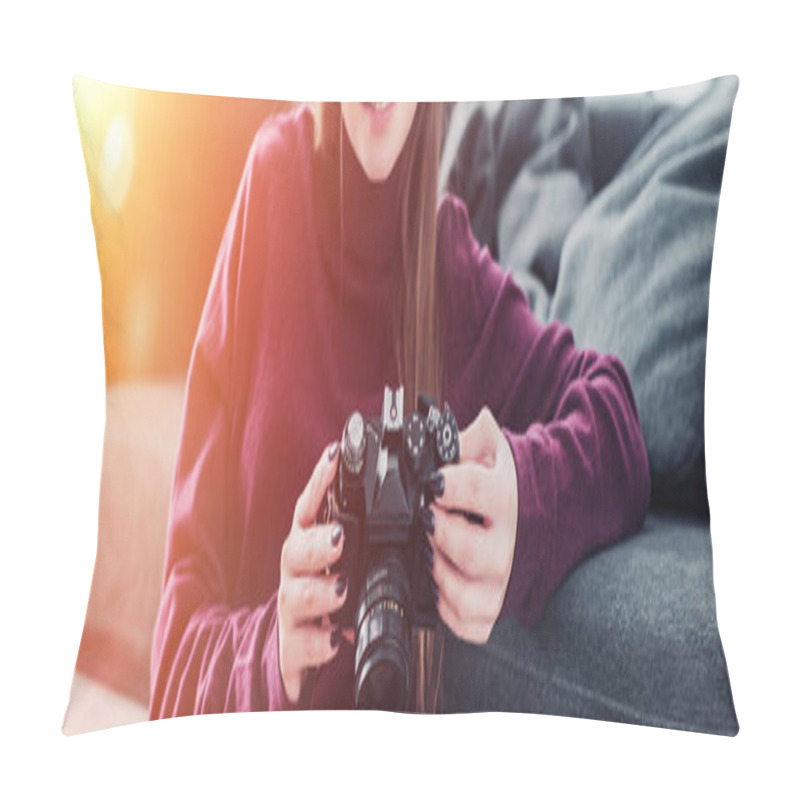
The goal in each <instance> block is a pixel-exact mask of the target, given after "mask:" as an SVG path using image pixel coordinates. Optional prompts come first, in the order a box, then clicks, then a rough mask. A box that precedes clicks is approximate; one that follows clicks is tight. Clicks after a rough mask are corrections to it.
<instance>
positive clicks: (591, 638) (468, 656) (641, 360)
mask: <svg viewBox="0 0 800 800" xmlns="http://www.w3.org/2000/svg"><path fill="white" fill-rule="evenodd" d="M735 91H736V79H735V78H730V79H721V80H719V81H717V82H715V83H713V84H711V85H709V86H708V87H704V88H703V91H702V94H700V96H699V97H694V98H693V99H692V102H690V103H674V102H673V101H671V100H670V101H668V100H667V99H665V98H662V97H661V96H660V95H659V96H653V95H644V96H640V97H639V98H638V100H637V98H631V97H629V98H626V99H625V101H624V103H623V105H625V107H626V108H628V109H630V108H636V109H637V112H636V114H633V115H632V114H630V113H627V114H620V115H619V116H618V117H617V116H615V113H616V109H615V107H614V106H613V105H612V106H611V110H608V107H607V106H603V105H602V103H600V104H597V105H595V101H591V100H582V99H575V98H573V99H569V100H546V101H514V102H508V103H487V104H474V103H470V104H455V105H453V106H448V109H447V111H448V114H447V120H448V123H447V131H446V137H445V140H444V143H443V151H442V159H441V169H440V188H441V189H445V188H447V189H448V190H449V191H450V192H452V193H454V194H455V195H458V196H459V197H461V198H463V200H464V203H465V204H466V209H467V211H468V212H469V217H470V221H471V225H472V231H473V233H474V235H475V237H476V239H477V240H478V241H479V242H482V243H485V244H486V245H487V246H488V247H489V251H490V253H491V254H492V255H493V256H494V258H495V260H497V261H498V262H499V263H500V264H501V265H503V266H506V267H508V268H509V269H511V270H512V272H513V274H514V276H515V278H516V280H517V282H518V283H519V284H520V285H521V286H522V288H523V289H524V290H525V292H526V294H527V297H528V300H529V303H530V305H531V308H532V309H533V312H534V314H535V315H536V316H537V317H538V318H539V319H540V320H541V321H542V322H547V321H549V320H552V319H556V318H557V319H559V320H563V321H564V322H566V323H567V324H568V325H569V327H570V328H571V329H572V331H573V332H574V334H575V339H576V342H577V344H578V345H579V346H580V347H589V348H592V349H596V350H599V351H601V352H604V353H609V354H611V355H613V356H615V357H619V359H620V360H621V363H622V364H623V365H624V367H625V368H626V369H627V371H628V373H629V375H630V379H631V384H632V390H633V394H634V396H635V399H636V404H637V407H638V412H639V416H640V419H641V423H642V429H643V433H644V439H645V445H646V448H647V455H648V458H649V459H650V470H651V472H650V480H651V485H652V488H653V501H654V504H656V505H658V506H659V508H658V509H657V514H655V515H651V516H649V517H648V518H647V520H646V521H645V523H644V525H643V527H642V528H641V530H640V531H639V532H636V533H635V534H634V535H633V536H631V537H630V538H628V539H627V540H626V541H625V542H624V543H622V544H620V545H615V546H609V547H606V548H604V549H603V550H602V552H600V553H597V554H592V555H591V556H590V557H589V558H588V559H586V560H584V561H583V562H582V563H580V564H577V565H576V566H575V568H574V570H572V572H571V573H570V574H569V575H568V576H567V577H566V579H565V580H564V582H563V585H562V586H561V588H560V589H558V591H556V592H555V594H554V595H553V596H552V598H551V600H550V602H549V603H548V605H547V606H546V608H545V611H544V614H543V616H542V618H541V620H540V621H538V622H537V623H536V624H535V625H534V626H533V628H531V629H529V628H527V627H525V626H523V625H522V624H520V623H519V622H518V621H517V620H516V619H512V618H507V619H504V620H503V621H502V624H499V625H497V626H496V627H495V629H494V630H493V632H492V635H491V637H490V639H489V642H488V644H487V645H486V646H485V647H476V646H472V645H465V644H464V643H463V642H461V641H460V640H458V639H456V637H454V636H452V635H451V634H449V633H448V632H447V631H446V630H445V629H444V627H443V626H442V629H441V641H443V642H444V656H443V658H444V662H443V663H444V664H445V665H446V670H447V674H448V676H449V677H448V680H447V681H446V682H445V684H444V688H443V692H442V696H441V702H440V704H439V709H440V710H442V711H461V710H479V709H480V710H493V709H494V710H517V711H530V712H538V713H548V714H552V713H556V714H566V715H575V716H584V717H594V718H599V719H609V720H619V721H627V722H637V723H643V724H650V725H661V726H665V727H676V728H684V729H689V730H703V731H708V732H714V733H726V734H733V733H735V732H736V730H738V723H737V722H736V716H735V712H734V708H733V701H732V696H731V692H730V685H729V682H728V676H727V667H726V664H725V659H724V654H723V651H722V646H721V642H720V640H719V633H718V631H717V625H716V609H715V605H714V597H713V585H712V573H711V569H710V565H711V548H710V536H709V527H708V521H707V519H706V518H705V517H704V516H703V514H702V511H703V510H704V509H707V500H706V501H705V504H704V503H703V502H702V501H703V499H704V498H705V484H704V482H703V480H704V470H703V462H702V453H703V447H702V441H703V435H702V405H703V399H702V391H703V372H702V370H703V366H704V359H705V333H706V320H707V310H708V271H709V268H710V258H711V249H712V247H713V237H714V220H715V216H716V203H717V200H718V195H719V187H720V181H721V176H722V166H723V164H724V156H725V141H726V136H727V129H728V125H729V123H730V114H731V109H732V104H733V99H734V96H735ZM74 95H75V107H76V113H77V118H78V125H79V128H80V133H81V143H82V147H83V152H84V158H85V161H86V169H87V177H88V180H89V186H90V194H91V204H92V221H93V225H94V230H95V237H96V242H97V254H98V263H99V266H100V273H101V281H102V303H103V333H104V348H105V358H106V382H107V420H106V432H105V445H104V455H103V471H102V478H101V490H100V515H99V534H98V552H97V561H96V565H95V572H94V577H93V581H92V589H91V593H90V598H89V605H88V610H87V617H86V623H85V627H84V633H83V637H82V640H81V646H80V650H79V655H78V661H77V665H76V677H75V681H74V684H73V693H72V698H71V701H70V708H69V709H68V713H67V717H66V720H65V726H64V729H65V731H66V732H77V731H82V730H92V729H97V728H99V727H107V726H109V725H113V724H122V723H124V722H127V721H131V720H133V719H146V717H147V704H148V699H149V696H150V653H151V643H152V638H153V628H154V623H155V619H156V614H157V611H158V607H159V601H160V592H161V588H162V582H163V578H164V557H165V546H166V535H167V523H168V515H169V504H170V487H171V481H172V477H173V472H174V470H175V463H176V454H177V452H178V446H179V440H180V430H181V419H182V415H183V413H184V410H185V403H186V400H185V392H186V375H187V369H188V366H189V362H190V357H191V355H192V347H193V343H194V341H195V336H196V334H197V331H198V323H199V321H200V318H201V312H202V310H203V303H204V299H205V297H206V294H207V292H208V287H209V282H210V279H211V276H212V271H213V268H214V264H215V259H216V257H217V251H218V249H219V247H220V242H221V241H225V240H226V236H227V234H225V230H226V220H227V218H228V214H229V212H230V209H231V207H232V205H233V204H234V199H235V197H236V195H237V186H238V185H239V180H240V177H241V175H242V172H243V168H244V167H245V164H246V161H247V159H248V151H249V150H250V146H251V142H252V141H253V139H254V136H255V135H256V132H257V131H259V130H261V132H262V133H261V134H259V135H262V134H263V131H264V130H265V129H266V130H268V126H267V127H266V128H265V127H262V123H263V122H264V120H265V119H266V118H268V117H273V116H274V117H275V118H276V120H285V119H286V118H287V117H286V115H284V114H282V112H289V111H293V112H296V111H297V109H298V107H299V106H298V104H288V103H275V102H268V101H257V100H242V99H233V98H218V97H202V96H190V95H178V94H172V93H162V92H147V91H143V90H133V89H127V88H123V87H114V86H109V85H106V84H101V83H98V82H96V81H92V80H89V79H86V78H76V79H75V82H74ZM682 96H684V97H685V95H682ZM278 115H280V116H278ZM631 120H635V124H632V123H631ZM276 124H279V123H278V122H276ZM609 141H610V142H611V144H610V145H609ZM604 148H605V150H604ZM289 162H290V163H291V159H289ZM458 203H460V201H456V202H455V203H454V207H460V206H458ZM678 223H680V224H681V227H680V228H679V229H678V228H677V227H676V225H677V224H678ZM689 229H691V234H690V235H688V236H687V231H688V230H689ZM612 278H613V280H611V279H612ZM476 285H477V284H476ZM661 293H666V294H668V295H669V297H668V299H666V300H665V301H664V303H658V304H657V306H656V309H655V311H657V312H658V313H655V312H654V309H653V306H654V302H655V301H654V297H656V296H658V295H660V294H661ZM651 331H652V338H650V333H651ZM643 332H646V333H647V334H648V336H647V337H645V336H643V335H642V333H643ZM634 334H637V335H634ZM507 345H508V343H501V344H500V345H499V346H507ZM698 405H699V412H698ZM468 422H469V420H459V424H463V425H466V424H467V423H468ZM681 423H682V424H681ZM676 511H679V512H681V513H680V514H677V513H676ZM698 511H699V512H701V513H699V514H698ZM687 512H688V513H689V514H690V516H689V517H687V516H686V513H687ZM628 533H631V531H628ZM678 587H680V590H678ZM600 588H602V591H601V590H600ZM655 598H663V601H664V602H663V603H662V604H660V605H659V610H660V612H661V613H660V614H656V613H655V607H654V605H653V602H654V599H655ZM644 600H647V602H643V601H644ZM657 605H658V604H657ZM665 653H668V655H669V657H668V658H665V657H664V654H665ZM621 654H623V655H624V657H621ZM515 659H516V660H517V661H519V660H520V659H522V662H521V668H519V669H517V668H513V669H511V671H510V673H509V672H508V670H507V669H506V667H507V666H508V664H509V663H510V662H512V661H514V660H515ZM687 665H691V666H687ZM501 673H502V674H503V675H504V676H505V677H503V678H500V675H501ZM509 675H510V677H509ZM520 681H521V683H520ZM520 686H521V687H522V690H520ZM632 686H633V687H634V689H631V687H632ZM498 687H503V688H498ZM586 697H593V698H595V701H596V702H594V703H584V702H582V700H581V698H584V699H585V698H586ZM114 703H116V704H117V706H114ZM93 704H95V705H96V704H103V708H102V713H99V712H98V713H92V707H93Z"/></svg>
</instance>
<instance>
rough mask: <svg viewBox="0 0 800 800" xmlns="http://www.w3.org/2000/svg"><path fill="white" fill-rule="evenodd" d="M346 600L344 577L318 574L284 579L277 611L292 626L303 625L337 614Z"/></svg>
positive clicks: (345, 579)
mask: <svg viewBox="0 0 800 800" xmlns="http://www.w3.org/2000/svg"><path fill="white" fill-rule="evenodd" d="M346 599H347V578H346V576H344V575H324V576H323V575H318V576H315V577H302V578H294V579H291V580H287V581H285V582H284V583H283V585H282V586H281V596H280V600H281V604H282V608H281V612H282V614H283V615H284V617H285V618H286V619H288V620H289V621H290V623H291V624H293V625H303V624H306V623H311V622H315V621H317V620H319V619H320V618H322V620H323V624H322V627H325V625H326V624H327V625H328V627H330V620H328V621H327V623H326V621H325V617H326V616H328V617H329V616H330V615H331V614H333V613H334V612H335V611H338V610H339V609H340V608H341V607H342V606H343V605H344V602H345V600H346Z"/></svg>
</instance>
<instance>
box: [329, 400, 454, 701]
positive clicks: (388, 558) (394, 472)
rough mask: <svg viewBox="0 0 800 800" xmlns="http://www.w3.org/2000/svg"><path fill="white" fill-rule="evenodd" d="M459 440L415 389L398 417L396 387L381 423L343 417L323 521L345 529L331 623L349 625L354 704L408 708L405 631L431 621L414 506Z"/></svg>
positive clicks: (446, 412)
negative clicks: (341, 586) (342, 581)
mask: <svg viewBox="0 0 800 800" xmlns="http://www.w3.org/2000/svg"><path fill="white" fill-rule="evenodd" d="M458 441H459V440H458V426H457V424H456V419H455V416H454V414H453V412H452V411H451V410H450V408H449V406H448V405H447V404H446V403H445V405H444V409H443V410H441V411H440V410H439V409H438V408H437V407H436V405H435V403H434V402H433V400H432V399H431V398H429V397H427V396H426V395H424V394H420V395H419V397H418V400H417V410H416V411H414V412H413V413H411V414H410V415H408V416H406V417H405V418H404V417H403V388H402V387H399V388H397V389H395V390H392V389H390V388H389V387H386V389H385V390H384V396H383V409H382V412H381V416H380V419H365V418H364V417H363V416H362V415H361V413H360V412H358V411H355V412H354V413H352V414H351V415H350V417H349V418H348V419H347V422H346V423H345V426H344V431H343V433H342V442H341V450H340V458H339V467H338V473H337V475H336V477H335V479H334V484H333V486H332V487H331V488H330V490H329V492H328V502H327V508H326V509H325V513H324V518H325V519H327V520H329V521H333V520H336V521H338V522H340V523H341V524H342V527H343V528H344V549H343V551H342V556H341V559H340V562H339V564H338V565H336V569H337V570H341V571H343V572H344V573H345V574H346V575H347V577H348V583H349V585H350V586H351V587H352V588H351V592H349V593H348V597H347V602H346V603H345V605H344V607H343V608H342V609H341V610H340V611H339V612H337V614H336V615H335V616H334V617H333V621H334V622H335V623H337V624H341V625H344V626H346V627H349V626H351V625H354V627H355V634H356V639H355V645H356V654H355V704H356V707H357V708H375V709H384V710H396V711H403V710H408V709H409V707H410V702H411V689H412V679H413V670H412V661H411V630H412V628H413V627H433V626H435V624H436V619H437V613H436V600H435V597H434V585H433V579H432V577H431V571H430V565H431V551H430V544H429V543H428V540H427V536H426V535H425V531H424V528H423V526H422V521H421V519H420V511H421V510H422V508H423V507H424V504H425V495H426V486H427V484H428V482H429V480H430V478H431V477H432V475H433V474H434V473H435V472H436V470H438V469H439V467H441V466H443V465H445V464H451V463H455V462H457V461H458V457H459V444H458ZM356 588H357V589H358V591H352V589H356Z"/></svg>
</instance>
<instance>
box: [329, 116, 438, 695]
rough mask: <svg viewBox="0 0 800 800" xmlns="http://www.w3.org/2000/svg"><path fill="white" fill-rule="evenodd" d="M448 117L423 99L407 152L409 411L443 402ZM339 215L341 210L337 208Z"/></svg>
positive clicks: (334, 125) (420, 663) (403, 302)
mask: <svg viewBox="0 0 800 800" xmlns="http://www.w3.org/2000/svg"><path fill="white" fill-rule="evenodd" d="M314 118H315V123H316V126H315V139H314V141H315V146H316V147H317V148H318V149H321V150H322V152H323V154H324V155H326V156H332V157H337V155H339V154H340V150H339V148H340V145H341V139H340V137H341V136H343V135H346V134H344V133H343V129H344V126H343V124H342V116H341V106H340V104H339V103H318V104H316V105H315V106H314ZM443 126H444V117H443V111H442V106H441V104H439V103H419V104H418V105H417V108H416V112H415V114H414V121H413V123H412V125H411V130H410V131H409V134H408V140H407V141H406V144H405V146H407V147H408V148H409V149H410V153H409V156H410V157H409V158H408V159H406V160H405V162H404V163H405V164H406V165H407V167H406V169H405V170H404V172H403V174H402V175H401V177H400V193H401V196H400V229H401V247H402V253H401V262H402V269H400V270H398V274H397V275H396V277H395V280H396V281H397V283H396V287H395V293H394V296H395V306H394V315H393V319H392V324H393V327H394V343H395V359H396V361H397V372H398V375H400V376H402V381H403V387H404V397H405V405H406V409H405V410H406V411H410V410H412V409H413V408H414V407H415V405H416V398H417V394H418V393H419V392H427V393H429V394H431V395H433V396H434V397H436V398H438V399H439V400H441V392H442V385H443V382H444V377H443V363H442V352H441V351H442V344H441V337H442V330H441V328H442V326H441V313H440V303H441V301H440V286H439V271H438V270H437V268H436V209H437V204H438V178H439V157H440V153H441V145H442V135H443ZM340 212H341V210H340ZM412 659H413V664H414V669H415V673H416V675H415V687H416V688H415V707H416V710H417V711H434V710H435V706H436V699H437V695H438V688H439V681H440V677H441V675H440V673H441V642H440V641H439V637H436V636H435V635H434V632H433V631H429V630H425V631H415V632H414V637H413V653H412Z"/></svg>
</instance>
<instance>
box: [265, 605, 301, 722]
mask: <svg viewBox="0 0 800 800" xmlns="http://www.w3.org/2000/svg"><path fill="white" fill-rule="evenodd" d="M261 676H262V679H263V681H264V687H265V689H266V692H265V693H266V697H267V708H268V709H269V710H270V711H293V710H295V709H298V708H300V707H301V702H300V701H301V700H302V697H303V696H302V693H301V695H300V700H299V701H298V702H297V703H292V702H291V701H290V700H289V698H288V697H287V696H286V690H285V689H284V687H283V677H282V676H281V665H280V654H279V649H278V621H277V619H276V620H275V621H274V623H273V625H272V628H271V630H270V632H269V635H268V636H267V640H266V642H265V643H264V650H263V652H262V654H261Z"/></svg>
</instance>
